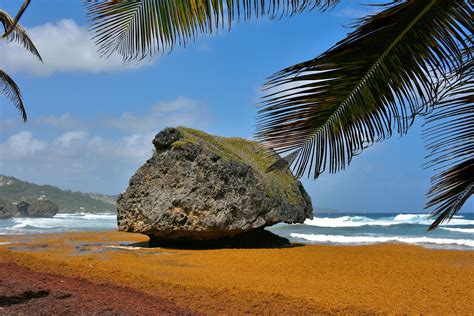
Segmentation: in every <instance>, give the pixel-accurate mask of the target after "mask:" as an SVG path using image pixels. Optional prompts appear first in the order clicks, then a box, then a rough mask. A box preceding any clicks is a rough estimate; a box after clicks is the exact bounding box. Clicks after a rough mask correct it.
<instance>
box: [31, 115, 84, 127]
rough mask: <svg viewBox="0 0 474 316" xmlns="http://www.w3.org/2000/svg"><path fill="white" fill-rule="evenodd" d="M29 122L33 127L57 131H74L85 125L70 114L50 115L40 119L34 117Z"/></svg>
mask: <svg viewBox="0 0 474 316" xmlns="http://www.w3.org/2000/svg"><path fill="white" fill-rule="evenodd" d="M29 121H30V123H31V124H33V125H38V126H48V127H52V128H57V129H74V128H77V127H79V126H81V125H84V122H82V121H81V120H78V119H76V118H73V117H72V116H71V114H70V113H64V114H62V115H60V116H54V115H48V116H40V117H38V118H34V117H33V118H31V119H30V120H29Z"/></svg>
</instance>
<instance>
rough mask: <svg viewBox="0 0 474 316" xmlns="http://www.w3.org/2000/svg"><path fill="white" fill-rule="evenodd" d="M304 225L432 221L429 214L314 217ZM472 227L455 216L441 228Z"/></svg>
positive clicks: (426, 222)
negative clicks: (372, 216)
mask: <svg viewBox="0 0 474 316" xmlns="http://www.w3.org/2000/svg"><path fill="white" fill-rule="evenodd" d="M304 223H305V224H306V225H310V226H318V227H361V226H393V225H401V224H418V225H431V223H432V219H431V218H430V215H429V214H398V215H396V216H389V217H382V218H378V219H374V218H370V217H367V216H360V215H355V216H349V215H346V216H340V217H315V218H314V219H307V220H306V221H305V222H304ZM464 225H474V220H468V219H464V218H463V217H462V216H456V217H454V218H453V219H451V221H449V222H447V223H443V224H441V226H464Z"/></svg>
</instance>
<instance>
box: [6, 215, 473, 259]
mask: <svg viewBox="0 0 474 316" xmlns="http://www.w3.org/2000/svg"><path fill="white" fill-rule="evenodd" d="M430 223H431V220H430V219H429V216H428V215H427V214H389V213H380V214H375V213H357V214H349V213H348V214H340V213H337V214H336V213H331V214H323V213H318V214H315V217H314V219H312V220H306V222H305V223H304V224H298V225H286V224H278V225H275V226H273V227H270V228H268V230H270V231H272V232H274V233H276V234H278V235H280V236H283V237H286V238H288V239H290V240H291V241H292V242H297V243H306V244H332V245H365V244H378V243H403V244H416V245H421V246H424V247H428V248H441V249H459V250H474V213H464V214H460V215H458V216H455V217H454V218H453V219H452V220H451V221H450V222H449V223H446V224H444V225H442V226H441V227H439V228H438V229H436V230H434V231H430V232H428V231H427V228H428V226H429V224H430ZM116 227H117V219H116V215H115V214H89V213H78V214H57V215H56V216H54V217H53V218H13V219H4V220H0V235H19V234H20V235H21V234H35V233H56V232H74V231H85V232H92V231H113V230H115V229H116Z"/></svg>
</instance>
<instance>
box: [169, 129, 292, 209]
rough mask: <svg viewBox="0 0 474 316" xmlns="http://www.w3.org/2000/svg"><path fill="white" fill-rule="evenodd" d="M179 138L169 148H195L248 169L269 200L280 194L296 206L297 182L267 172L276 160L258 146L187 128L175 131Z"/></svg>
mask: <svg viewBox="0 0 474 316" xmlns="http://www.w3.org/2000/svg"><path fill="white" fill-rule="evenodd" d="M177 129H178V130H179V131H180V133H181V134H182V138H181V139H179V140H178V141H175V142H174V143H172V144H171V146H172V147H174V148H179V147H182V146H186V145H188V144H194V145H196V144H198V145H200V146H203V147H205V148H206V149H207V150H209V151H211V152H212V153H215V154H216V155H218V156H219V157H221V158H222V159H225V160H228V161H236V162H240V163H244V164H248V165H250V166H251V167H252V168H253V169H254V170H255V171H257V174H258V176H259V177H260V178H261V179H262V180H263V181H262V182H263V183H264V185H265V188H266V192H267V194H268V196H269V197H273V196H276V195H281V194H284V196H286V198H287V200H288V202H289V203H296V202H297V201H298V198H299V197H300V196H301V193H300V189H299V187H298V181H297V180H296V179H295V178H294V176H293V174H292V173H291V171H290V170H289V169H287V170H284V171H274V172H267V168H268V167H269V166H270V165H272V164H273V163H274V162H275V161H276V160H277V156H275V155H274V154H272V153H271V152H270V151H269V150H268V149H266V148H265V147H263V146H262V145H261V144H259V143H257V142H255V141H250V140H247V139H243V138H238V137H235V138H234V137H233V138H227V137H220V136H214V135H210V134H207V133H205V132H202V131H199V130H195V129H192V128H187V127H177Z"/></svg>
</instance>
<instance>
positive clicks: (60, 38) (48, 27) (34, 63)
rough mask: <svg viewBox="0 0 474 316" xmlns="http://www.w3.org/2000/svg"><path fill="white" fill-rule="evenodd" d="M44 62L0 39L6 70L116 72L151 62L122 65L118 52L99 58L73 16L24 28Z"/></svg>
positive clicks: (37, 73) (85, 33)
mask: <svg viewBox="0 0 474 316" xmlns="http://www.w3.org/2000/svg"><path fill="white" fill-rule="evenodd" d="M27 32H28V34H29V36H30V38H31V39H32V41H33V42H34V43H35V46H36V47H37V48H38V51H39V52H40V54H41V56H42V57H43V60H44V63H41V62H40V61H39V60H38V59H36V57H34V56H33V55H31V54H30V53H29V52H27V51H26V50H25V49H24V48H23V47H21V46H19V45H17V44H15V43H0V55H1V56H2V58H1V60H0V67H1V68H3V69H6V70H7V71H10V72H26V73H29V74H33V75H37V76H48V75H51V74H52V73H55V72H74V71H82V72H88V73H102V72H116V71H121V70H124V69H131V68H138V67H142V66H146V65H150V64H151V63H153V62H152V61H148V62H147V61H145V62H141V63H140V64H139V65H138V64H132V65H128V64H127V65H124V64H123V62H122V59H121V57H120V56H119V55H116V54H114V55H112V56H110V57H109V58H105V57H104V58H101V57H100V56H99V54H98V53H97V49H96V47H95V46H94V43H93V42H92V41H91V39H90V36H89V34H88V32H87V30H86V28H85V27H81V26H78V25H77V24H76V22H74V21H73V20H69V19H65V20H61V21H59V22H57V23H46V24H42V25H39V26H35V27H32V28H29V29H27Z"/></svg>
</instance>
